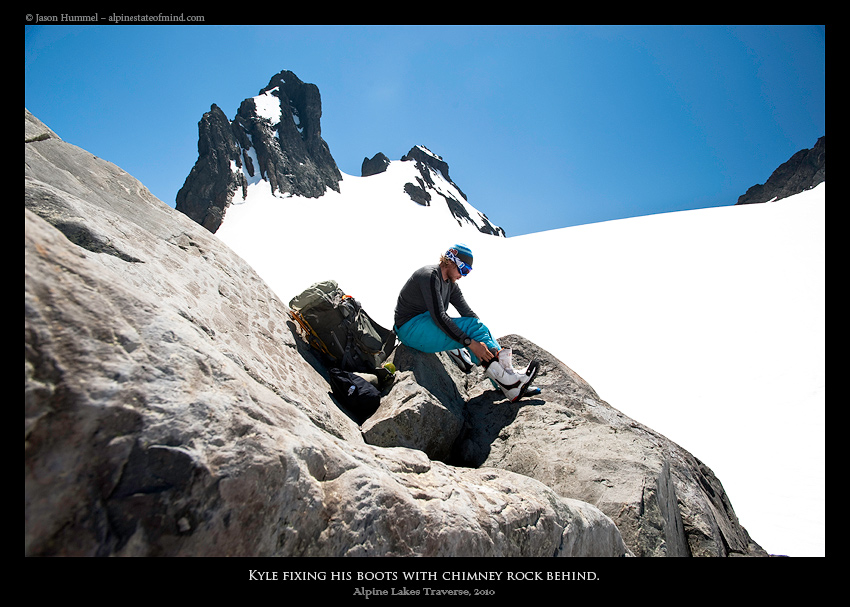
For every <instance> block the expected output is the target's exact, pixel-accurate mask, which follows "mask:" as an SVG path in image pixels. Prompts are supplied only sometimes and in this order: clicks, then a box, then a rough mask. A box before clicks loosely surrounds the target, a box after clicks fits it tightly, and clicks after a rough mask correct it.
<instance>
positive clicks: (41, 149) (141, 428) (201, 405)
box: [24, 113, 628, 556]
mask: <svg viewBox="0 0 850 607" xmlns="http://www.w3.org/2000/svg"><path fill="white" fill-rule="evenodd" d="M26 122H27V134H26V143H25V146H26V152H25V157H26V160H25V165H26V166H25V207H26V208H25V251H24V260H25V296H24V299H25V439H24V440H25V454H24V468H25V475H24V486H25V491H24V521H25V533H24V540H25V541H24V545H25V549H24V553H25V555H26V556H59V555H65V556H71V555H75V556H622V555H624V554H628V550H627V548H626V547H625V545H624V543H623V541H622V538H621V535H620V532H619V530H618V529H617V527H616V526H615V525H614V523H613V522H612V520H611V519H610V517H608V516H606V515H605V514H604V513H602V512H601V511H600V510H599V509H598V508H596V507H594V506H592V505H590V504H586V503H583V502H581V501H577V500H574V499H572V498H564V497H561V496H559V495H557V494H556V493H555V491H553V490H552V489H550V488H549V487H547V486H546V485H545V484H543V483H542V482H540V481H538V480H535V479H533V478H531V477H528V476H524V475H521V474H517V473H515V472H511V471H509V470H501V469H497V468H487V467H480V468H477V469H472V468H463V467H456V466H451V465H448V464H446V463H443V462H439V461H435V460H432V459H431V458H429V457H428V456H427V455H426V454H425V453H424V452H423V451H421V450H417V449H411V448H406V447H378V446H374V445H369V444H366V443H365V441H364V440H363V438H362V434H361V431H360V428H359V427H358V426H357V424H356V423H355V422H354V421H353V420H352V419H351V418H350V417H349V416H348V415H347V414H346V413H345V411H344V410H343V409H342V408H341V407H339V405H338V404H337V403H336V401H335V400H334V399H333V397H332V395H331V389H330V386H329V384H328V382H327V377H326V376H325V374H324V372H323V369H322V368H321V366H320V365H318V364H317V363H316V361H315V359H314V358H313V357H312V355H311V353H310V352H309V351H308V350H307V349H306V346H305V345H304V344H303V342H301V340H300V339H299V338H298V337H297V336H296V334H295V330H294V327H293V326H292V325H291V324H290V322H289V321H288V317H287V314H286V308H285V306H284V305H283V304H282V303H281V302H280V301H279V300H278V298H277V297H276V296H275V294H274V293H273V292H272V291H271V290H270V289H269V288H268V286H267V285H266V284H265V283H264V282H263V281H262V280H261V279H260V278H259V277H258V276H257V275H256V273H254V272H253V270H252V269H251V268H250V267H248V266H247V264H245V262H244V261H242V260H241V259H240V258H239V257H238V256H237V255H235V254H234V253H233V252H232V251H231V250H230V249H228V248H227V247H226V246H224V245H223V244H222V243H221V242H220V241H219V240H218V239H217V238H215V237H214V236H213V235H212V234H210V232H209V231H208V230H206V229H205V228H203V227H201V226H200V225H198V224H197V223H195V222H194V221H192V220H190V219H189V218H188V217H186V216H185V215H184V214H182V213H180V212H177V211H175V210H174V209H171V208H169V207H168V206H167V205H165V204H164V203H162V202H161V201H159V200H157V199H156V198H154V197H153V196H151V195H150V193H149V192H147V190H146V189H145V188H144V186H142V185H141V184H140V183H138V182H137V181H135V180H134V179H133V178H132V177H130V176H129V175H127V174H126V173H124V172H123V171H121V169H119V168H118V167H116V166H114V165H112V164H111V163H108V162H106V161H104V160H101V159H96V158H94V157H92V156H91V155H90V154H88V153H86V152H85V151H84V150H81V149H79V148H76V147H75V146H72V145H70V144H67V143H65V142H62V141H61V140H60V139H58V138H57V137H55V134H52V133H51V132H50V130H49V129H47V127H44V126H43V125H41V124H40V123H39V122H38V121H37V120H36V119H35V118H34V117H32V116H30V115H29V114H28V113H27V116H26Z"/></svg>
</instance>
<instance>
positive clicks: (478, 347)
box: [469, 341, 496, 362]
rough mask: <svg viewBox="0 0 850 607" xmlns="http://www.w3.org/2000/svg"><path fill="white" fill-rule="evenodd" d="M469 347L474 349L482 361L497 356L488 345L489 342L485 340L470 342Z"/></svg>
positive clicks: (473, 351)
mask: <svg viewBox="0 0 850 607" xmlns="http://www.w3.org/2000/svg"><path fill="white" fill-rule="evenodd" d="M469 349H470V350H471V351H472V353H473V354H475V356H477V357H478V359H479V360H480V361H481V362H489V361H491V360H493V359H494V358H496V357H495V356H493V353H492V352H491V351H490V348H488V347H487V344H485V343H483V342H480V341H473V342H472V343H470V344H469Z"/></svg>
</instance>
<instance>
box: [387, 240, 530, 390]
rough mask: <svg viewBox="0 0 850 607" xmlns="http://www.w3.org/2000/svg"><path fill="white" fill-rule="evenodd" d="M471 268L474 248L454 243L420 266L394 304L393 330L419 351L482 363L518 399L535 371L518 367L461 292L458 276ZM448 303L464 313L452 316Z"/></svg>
mask: <svg viewBox="0 0 850 607" xmlns="http://www.w3.org/2000/svg"><path fill="white" fill-rule="evenodd" d="M471 271H472V251H470V250H469V247H467V246H465V245H462V244H456V245H454V246H453V247H452V248H450V249H449V250H447V251H446V252H445V253H444V254H443V255H441V256H440V263H439V264H437V265H430V266H425V267H422V268H419V269H418V270H416V271H415V272H414V273H413V275H412V276H411V277H410V278H409V279H408V281H407V283H405V285H404V287H403V288H402V289H401V293H399V296H398V302H397V303H396V308H395V326H394V327H393V328H394V329H395V333H396V335H397V336H398V338H399V340H400V341H401V343H403V344H404V345H406V346H408V347H410V348H413V349H415V350H419V351H420V352H449V354H450V355H451V356H452V358H453V359H454V360H455V361H456V362H457V363H458V365H459V366H461V368H464V367H466V368H465V370H466V371H467V372H469V371H471V370H472V365H473V364H475V365H478V364H480V365H481V366H482V367H484V375H485V376H486V377H488V378H489V379H491V380H492V381H493V382H494V383H495V384H496V385H498V386H499V387H500V388H501V390H502V392H503V393H504V394H505V396H506V397H507V398H508V399H509V400H510V401H511V402H515V401H517V400H519V399H520V398H522V396H523V395H524V394H525V393H526V391H527V390H528V388H529V386H530V385H531V381H532V380H533V379H534V377H535V375H537V370H538V367H539V364H538V363H537V361H532V362H531V364H529V365H528V368H526V370H525V372H523V373H517V372H516V371H514V369H513V366H512V362H511V350H510V348H501V347H500V346H499V344H498V343H497V342H496V340H495V339H493V336H492V335H491V334H490V330H489V329H488V328H487V327H486V326H485V325H484V323H482V322H481V320H479V318H478V316H477V315H476V314H475V312H473V311H472V309H471V308H470V307H469V305H468V304H467V303H466V300H465V299H464V297H463V293H461V290H460V287H459V286H458V284H457V281H458V280H460V279H461V278H462V277H464V276H466V275H468V274H469V273H470V272H471ZM449 304H451V305H452V306H454V308H455V310H457V311H458V312H459V313H460V315H461V316H460V318H457V317H454V318H452V317H449V315H448V313H447V309H448V306H449Z"/></svg>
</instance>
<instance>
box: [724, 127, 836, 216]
mask: <svg viewBox="0 0 850 607" xmlns="http://www.w3.org/2000/svg"><path fill="white" fill-rule="evenodd" d="M824 181H826V135H824V136H823V137H821V138H820V139H818V140H817V143H815V145H814V147H812V148H811V149H804V150H800V151H799V152H797V153H796V154H794V155H793V156H791V158H789V159H788V160H787V161H786V162H784V163H782V164H781V165H779V167H778V168H777V169H776V170H775V171H773V173H772V174H771V175H770V178H769V179H768V180H767V181H766V182H765V183H763V184H756V185H754V186H753V187H751V188H750V189H748V190H747V192H746V194H743V195H741V196H740V197H739V198H738V202H737V203H736V204H753V203H758V202H768V201H770V200H779V199H782V198H788V197H789V196H793V195H794V194H799V193H800V192H805V191H806V190H810V189H812V188H813V187H815V186H816V185H818V184H820V183H823V182H824Z"/></svg>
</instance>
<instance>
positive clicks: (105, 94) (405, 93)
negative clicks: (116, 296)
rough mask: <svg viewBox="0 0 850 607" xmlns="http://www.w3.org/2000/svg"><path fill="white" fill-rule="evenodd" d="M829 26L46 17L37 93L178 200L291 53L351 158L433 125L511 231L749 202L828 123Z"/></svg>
mask: <svg viewBox="0 0 850 607" xmlns="http://www.w3.org/2000/svg"><path fill="white" fill-rule="evenodd" d="M825 46H826V33H825V28H824V26H739V27H720V26H704V27H703V26H699V27H698V26H675V27H673V26H671V27H667V26H663V27H662V26H655V27H649V26H648V27H638V26H620V27H602V26H592V27H591V26H588V27H578V26H563V27H561V26H523V27H519V26H518V27H513V26H480V27H479V26H375V27H361V26H213V25H204V26H174V25H167V26H132V25H118V26H116V25H100V26H43V27H40V26H35V27H26V31H25V79H26V82H25V104H26V107H27V109H29V110H30V111H31V112H32V113H33V114H35V115H36V116H37V117H38V118H39V119H41V120H42V121H43V122H45V123H46V124H47V125H48V126H49V127H50V128H52V129H53V130H54V131H56V132H57V134H58V135H59V136H60V137H62V138H63V139H64V140H65V141H67V142H69V143H73V144H74V145H78V146H80V147H82V148H84V149H86V150H88V151H89V152H91V153H92V154H94V155H96V156H99V157H101V158H104V159H106V160H109V161H111V162H113V163H115V164H117V165H118V166H120V167H121V168H123V169H124V170H126V171H127V172H129V173H130V174H132V175H133V176H135V177H136V178H138V179H139V180H140V181H141V182H142V183H144V184H145V185H146V186H147V187H148V188H149V189H150V190H151V191H152V192H153V194H154V195H156V196H157V197H159V198H160V199H162V200H163V201H164V202H166V203H168V204H170V205H172V206H173V205H174V199H175V196H176V194H177V191H178V190H179V189H180V187H181V186H182V185H183V182H184V180H185V178H186V176H187V175H188V174H189V171H190V170H191V168H192V166H193V165H194V163H195V160H197V156H198V153H197V143H198V126H197V125H198V121H199V120H200V119H201V116H202V115H203V113H204V112H206V111H208V110H209V108H210V105H211V104H213V103H215V104H216V105H218V106H219V107H220V108H221V109H222V110H223V111H224V113H225V114H226V115H227V116H228V117H230V118H233V117H234V115H235V113H236V110H237V109H238V107H239V104H240V103H241V101H242V100H243V99H245V98H247V97H251V96H254V95H256V94H257V93H258V91H259V90H260V89H261V88H263V87H264V86H265V85H266V84H267V83H268V81H269V79H270V78H271V77H272V76H273V75H274V74H276V73H277V72H279V71H281V70H283V69H287V70H291V71H293V72H294V73H295V74H296V75H297V76H298V77H299V78H301V79H302V80H303V81H305V82H311V83H314V84H316V85H317V86H318V87H319V90H320V92H321V95H322V110H323V115H322V137H323V138H324V140H325V141H326V142H327V143H328V146H329V147H330V150H331V153H332V154H333V156H334V159H335V160H336V162H337V164H338V166H339V168H340V170H341V171H343V172H344V173H347V174H351V175H359V174H360V164H361V162H362V161H363V158H364V157H366V156H369V157H372V156H373V155H375V154H376V153H377V152H383V153H384V154H386V155H387V156H388V157H389V158H390V159H392V160H398V159H399V158H400V157H401V156H402V155H403V154H405V153H406V152H407V151H408V150H409V149H410V148H411V147H413V146H414V145H419V144H421V145H425V146H427V147H428V148H429V149H431V150H432V151H433V152H435V153H437V154H439V155H441V156H442V157H443V159H444V160H445V161H446V162H448V164H449V168H450V172H451V176H452V179H453V180H454V181H455V182H456V183H457V184H458V185H459V186H460V187H461V189H463V190H464V192H465V193H466V194H467V196H468V197H469V201H470V203H472V204H473V205H474V206H475V207H477V208H478V209H479V210H481V211H483V212H484V213H486V214H487V215H488V217H489V218H490V219H491V220H492V221H493V222H494V223H496V224H498V225H501V226H502V227H504V228H505V229H506V231H507V233H508V236H517V235H520V234H526V233H531V232H538V231H543V230H548V229H553V228H560V227H567V226H572V225H580V224H585V223H593V222H598V221H607V220H611V219H619V218H624V217H633V216H639V215H647V214H653V213H662V212H670V211H678V210H686V209H694V208H703V207H711V206H723V205H730V204H734V203H735V202H736V201H737V198H738V196H739V195H741V194H743V193H744V192H745V191H746V190H747V188H749V187H750V186H752V185H755V184H756V183H764V181H765V180H767V178H768V177H769V176H770V174H771V172H772V171H773V170H774V169H775V168H776V167H777V166H779V165H780V164H781V163H782V162H784V161H785V160H787V159H788V158H789V157H790V156H791V155H792V154H794V153H795V152H797V151H798V150H801V149H803V148H810V147H812V146H813V145H814V144H815V142H816V141H817V139H818V137H820V136H822V135H825V134H826V125H825V123H826V99H825V95H826V93H825V89H826V72H825V64H826V51H825Z"/></svg>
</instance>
